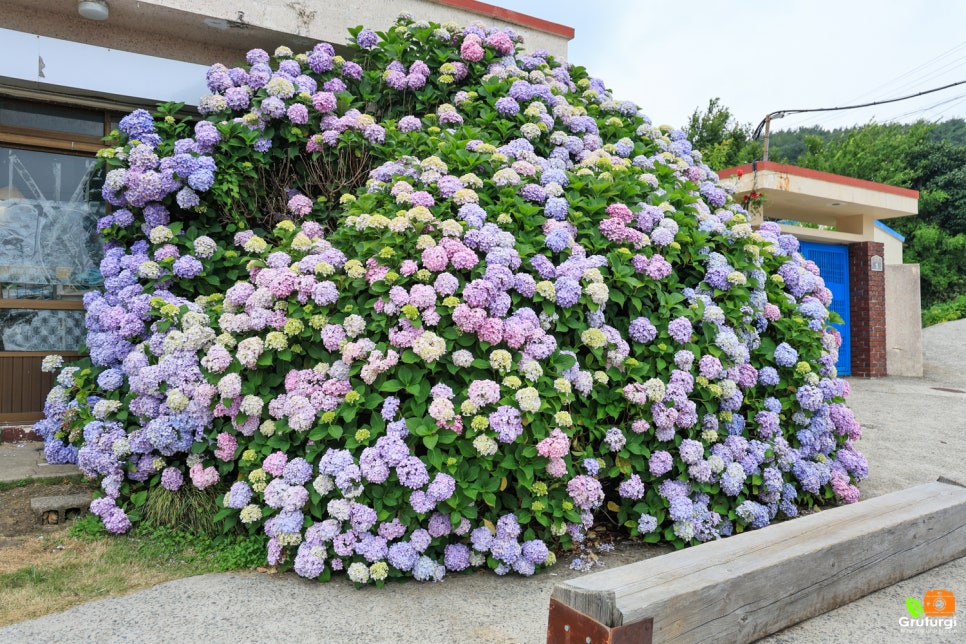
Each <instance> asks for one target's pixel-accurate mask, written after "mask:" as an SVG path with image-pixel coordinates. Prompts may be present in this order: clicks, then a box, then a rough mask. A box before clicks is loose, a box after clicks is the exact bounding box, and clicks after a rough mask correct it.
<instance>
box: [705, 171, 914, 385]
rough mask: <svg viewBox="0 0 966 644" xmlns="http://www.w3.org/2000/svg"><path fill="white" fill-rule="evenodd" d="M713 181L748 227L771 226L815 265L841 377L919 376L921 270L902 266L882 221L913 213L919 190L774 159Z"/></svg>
mask: <svg viewBox="0 0 966 644" xmlns="http://www.w3.org/2000/svg"><path fill="white" fill-rule="evenodd" d="M719 176H720V177H721V178H722V180H724V181H726V182H731V183H733V185H734V187H735V199H736V200H739V201H742V200H745V199H746V198H747V199H748V202H747V203H748V204H749V210H750V212H751V214H752V220H753V221H752V223H761V222H763V221H764V220H765V219H768V220H769V221H777V222H778V223H779V226H780V228H781V229H782V232H785V233H791V234H793V235H795V236H796V237H798V239H799V240H800V241H801V251H802V254H803V255H804V256H805V257H806V258H807V259H810V260H812V261H814V262H815V263H816V264H817V265H818V266H819V269H820V270H821V273H822V277H823V278H824V279H825V283H826V286H827V287H828V288H829V289H830V290H831V291H832V294H833V301H832V305H831V307H830V308H831V309H832V310H833V311H835V312H837V313H838V314H839V315H840V316H841V317H842V319H843V323H842V324H840V325H837V328H838V329H839V331H840V333H841V334H842V338H843V344H842V348H841V350H840V351H839V363H838V365H837V367H838V370H839V373H840V374H842V375H852V376H860V377H868V378H878V377H882V376H886V375H896V376H922V323H921V305H920V300H919V265H918V264H903V263H902V241H903V238H902V236H901V235H899V234H898V233H896V232H895V231H894V230H892V229H891V228H889V227H888V226H887V225H886V224H884V223H882V221H881V220H883V219H894V218H897V217H908V216H910V215H915V214H917V213H918V212H919V193H918V192H917V191H915V190H908V189H906V188H897V187H895V186H889V185H885V184H881V183H874V182H872V181H863V180H861V179H853V178H851V177H844V176H842V175H837V174H830V173H828V172H819V171H816V170H809V169H807V168H799V167H797V166H792V165H786V164H782V163H775V162H773V161H756V162H754V163H750V164H747V165H743V166H741V167H738V168H728V169H726V170H722V171H721V172H720V173H719ZM752 195H757V197H754V198H753V197H752Z"/></svg>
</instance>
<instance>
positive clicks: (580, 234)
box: [37, 17, 868, 584]
mask: <svg viewBox="0 0 966 644" xmlns="http://www.w3.org/2000/svg"><path fill="white" fill-rule="evenodd" d="M350 34H351V39H350V44H349V48H350V50H352V51H353V52H354V53H355V54H356V55H355V58H354V60H348V59H346V58H344V57H342V56H339V55H336V52H335V49H334V48H333V47H332V46H331V45H328V44H320V45H317V46H316V47H314V48H313V49H312V50H311V51H308V52H305V53H301V54H294V53H293V52H291V51H290V50H288V49H287V48H280V49H279V50H277V51H276V52H274V55H270V54H269V53H268V52H265V51H262V50H253V51H251V52H249V54H248V56H247V65H246V66H242V67H235V68H227V67H225V66H223V65H215V66H213V67H212V68H211V69H210V71H209V73H208V77H207V80H208V86H209V89H210V90H211V92H212V94H211V95H210V96H207V97H205V98H204V99H203V100H202V102H201V105H200V109H201V112H202V114H203V115H204V116H205V117H206V120H202V121H199V122H198V123H197V124H192V125H189V124H186V123H178V122H177V121H175V120H174V118H173V117H170V116H169V117H168V118H161V119H159V120H158V121H155V120H153V119H152V118H151V117H150V115H148V114H147V113H142V112H135V113H134V114H132V115H131V116H129V117H126V118H125V119H124V120H122V122H121V131H120V133H119V134H118V139H117V141H116V143H117V145H116V147H115V148H114V154H112V155H111V157H110V159H111V170H110V171H109V172H108V175H107V179H106V183H105V189H104V191H105V199H107V200H108V201H109V202H110V203H112V204H114V205H115V206H116V209H115V210H114V211H113V213H112V214H111V215H110V216H109V218H108V219H105V220H104V221H102V222H101V225H100V226H99V228H100V230H101V232H102V234H103V235H104V237H105V240H106V252H105V256H104V260H103V262H102V264H101V271H102V273H103V274H104V277H105V284H104V289H103V292H97V293H92V294H89V295H88V296H87V297H86V298H85V307H86V310H87V319H86V323H87V329H88V346H89V347H90V359H89V362H88V364H87V365H86V366H67V367H63V366H62V365H59V364H56V362H55V361H53V360H49V361H46V362H45V368H46V369H50V370H55V371H56V370H58V369H59V370H60V371H59V376H58V384H57V386H56V387H55V388H54V389H53V390H52V391H51V394H50V396H49V397H48V400H47V405H46V408H45V412H46V418H45V419H44V420H43V421H41V422H40V423H39V424H38V426H37V427H38V431H40V432H41V433H42V434H43V435H44V436H45V437H46V438H47V441H48V442H47V453H48V458H49V459H51V460H52V461H54V460H57V461H73V460H76V462H77V463H78V464H79V465H80V466H81V468H82V469H83V471H84V472H85V473H87V474H88V475H89V476H92V477H97V478H99V479H100V480H101V486H102V490H103V497H102V498H101V499H99V500H98V501H97V502H96V506H92V511H95V513H96V514H98V516H100V517H101V518H102V519H103V520H104V523H105V525H107V526H108V528H109V529H110V530H111V531H113V532H123V531H125V530H127V529H128V528H129V527H130V526H131V523H132V521H136V520H137V517H138V514H137V513H135V512H132V510H133V509H134V508H135V507H137V504H136V502H135V500H136V499H137V498H138V496H137V495H139V494H140V493H141V492H143V491H144V490H146V489H149V488H156V489H155V490H153V491H154V492H156V493H175V492H177V493H185V492H186V490H192V489H197V490H202V489H210V490H214V491H216V492H217V494H215V495H214V497H215V498H217V499H218V504H219V506H220V512H219V513H218V515H217V516H218V517H219V519H224V526H225V530H233V529H235V528H236V526H239V525H240V526H242V529H246V530H248V531H250V532H252V533H254V532H259V533H261V534H263V535H264V538H265V539H266V540H267V542H268V547H267V553H266V559H267V561H268V563H269V564H271V565H280V566H284V567H290V568H292V569H294V570H295V571H296V572H297V573H298V574H299V575H302V576H305V577H309V578H320V579H327V578H328V577H329V576H330V575H331V573H332V572H339V571H342V572H345V574H346V575H347V576H348V577H349V579H351V580H352V581H353V582H354V583H357V584H366V583H375V584H381V583H383V582H384V581H385V580H386V579H388V578H391V577H403V576H409V577H413V578H415V579H418V580H424V581H436V580H439V579H441V578H443V576H444V575H445V574H447V573H449V572H460V571H464V570H468V569H471V568H478V567H484V566H485V567H489V568H492V569H494V570H495V571H496V572H497V573H498V574H506V573H509V572H511V571H513V572H516V573H518V574H523V575H529V574H532V573H533V572H534V571H535V570H537V569H538V568H539V567H541V566H546V565H550V564H552V563H553V562H554V560H555V559H554V556H553V554H552V553H551V551H550V548H551V547H555V546H560V547H563V548H567V547H571V546H573V545H574V544H579V543H580V542H581V541H582V540H583V539H584V535H585V534H586V531H587V530H588V529H589V528H591V527H592V526H593V525H594V522H595V519H596V517H595V512H596V511H598V509H599V508H601V507H604V506H606V507H609V508H611V509H612V510H613V508H614V505H615V504H616V507H617V510H616V514H617V516H618V520H619V521H620V523H621V524H622V525H624V526H625V527H626V528H627V529H628V530H629V531H630V532H631V533H632V534H634V535H641V536H642V538H644V539H645V540H649V541H657V540H661V539H664V540H667V541H672V542H675V543H678V544H690V543H694V542H700V541H706V540H709V539H716V538H719V537H723V536H728V535H729V534H732V533H733V532H735V531H741V530H744V529H748V528H758V527H762V526H764V525H767V524H768V523H769V522H771V521H773V520H775V519H778V518H783V517H793V516H796V515H797V514H798V512H799V511H800V509H802V508H809V507H811V506H814V505H816V504H821V503H825V502H826V500H827V499H829V498H833V497H834V498H836V499H838V500H840V501H842V502H852V501H854V500H856V498H857V495H858V491H857V488H856V487H855V483H856V482H857V481H858V480H860V479H862V478H863V477H865V476H866V475H867V469H868V468H867V464H866V462H865V459H864V458H863V457H862V455H861V454H860V453H859V452H858V451H856V449H855V441H856V440H857V439H858V438H859V436H860V433H861V431H860V428H859V426H858V424H857V423H856V422H855V418H854V416H853V415H852V414H851V412H850V411H849V410H848V408H847V407H846V406H845V404H844V399H845V397H846V396H847V394H848V387H847V384H846V383H845V382H844V381H842V380H840V379H838V378H836V371H835V362H836V359H837V352H838V345H839V344H840V338H839V337H838V336H837V334H836V333H835V332H834V331H832V330H830V329H828V328H827V323H828V322H829V320H830V318H831V315H830V313H829V311H828V305H829V303H830V301H831V300H830V297H831V294H830V293H829V292H828V290H827V289H826V288H825V285H824V282H823V281H822V278H821V276H820V275H819V274H818V270H817V269H816V268H815V266H814V264H812V263H810V262H807V261H806V260H804V258H803V257H802V256H801V254H800V253H798V252H797V241H795V240H794V238H789V237H788V236H786V235H781V234H780V233H779V231H778V228H777V226H773V225H770V224H765V225H763V226H761V228H760V229H759V230H754V229H752V228H751V226H750V225H749V223H748V218H747V213H746V212H745V211H744V209H743V208H742V207H741V206H740V205H738V204H735V203H731V202H730V201H729V200H728V196H727V193H726V192H725V191H724V190H723V189H722V188H721V187H720V186H719V185H718V182H717V178H716V176H715V175H714V173H713V172H712V171H711V170H710V169H709V168H708V167H707V166H706V165H704V164H703V163H702V161H701V155H700V152H698V151H696V150H693V149H692V147H691V144H690V142H688V141H687V139H686V136H685V134H684V133H683V132H682V131H680V130H674V129H670V128H667V127H657V126H654V125H653V124H652V123H651V121H650V119H648V118H647V117H646V116H645V115H644V114H642V113H641V112H640V111H639V110H638V108H637V107H636V106H634V105H633V104H630V103H626V102H620V101H616V100H614V99H613V97H612V96H611V94H610V93H609V92H608V91H607V90H606V87H605V86H604V84H603V83H602V82H601V81H600V80H599V79H594V78H591V77H588V76H587V75H586V73H585V72H584V70H582V69H581V68H577V67H570V66H568V65H566V64H562V63H560V62H559V61H556V60H555V59H554V58H553V57H551V56H549V55H548V54H547V53H546V52H543V51H537V52H533V53H531V54H523V53H522V52H521V51H518V50H517V49H516V47H517V45H516V43H515V41H516V38H515V36H514V35H513V34H512V33H509V32H506V31H501V30H498V29H485V28H483V27H481V26H479V25H471V26H469V27H465V28H461V27H459V26H457V25H455V24H449V23H447V24H444V25H434V24H429V23H421V22H414V21H412V20H411V19H409V18H405V17H403V18H400V20H399V21H398V22H397V24H396V25H395V26H394V27H393V28H392V29H390V30H388V31H385V32H379V33H378V34H377V33H376V32H374V31H370V30H366V29H361V28H359V29H354V30H351V32H350ZM484 88H485V91H481V90H483V89H484ZM351 105H357V106H359V107H358V108H357V109H352V108H350V107H349V106H351ZM363 106H364V107H365V109H366V110H367V111H366V112H362V111H360V110H361V109H363ZM260 168H267V170H265V171H264V172H263V173H262V174H259V172H260V170H259V169H260ZM293 168H295V170H293ZM140 498H141V499H143V495H142V496H141V497H140Z"/></svg>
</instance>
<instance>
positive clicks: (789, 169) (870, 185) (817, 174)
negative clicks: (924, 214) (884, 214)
mask: <svg viewBox="0 0 966 644" xmlns="http://www.w3.org/2000/svg"><path fill="white" fill-rule="evenodd" d="M753 165H755V166H756V167H757V169H758V172H765V171H770V172H783V173H785V174H792V175H795V176H796V177H805V178H806V179H818V180H819V181H829V182H831V183H838V184H841V185H844V186H852V187H854V188H865V189H866V190H875V191H877V192H888V193H890V194H894V195H899V196H900V197H911V198H913V199H918V198H919V191H918V190H910V189H908V188H899V187H898V186H890V185H887V184H884V183H876V182H875V181H866V180H865V179H854V178H852V177H846V176H843V175H841V174H832V173H831V172H821V171H819V170H811V169H809V168H800V167H798V166H797V165H788V164H787V163H776V162H774V161H756V162H755V163H754V164H751V163H746V164H745V165H742V166H738V167H736V168H725V169H724V170H722V171H720V172H719V173H718V176H719V177H720V178H722V179H724V178H726V177H733V176H735V175H736V174H738V170H741V171H742V172H743V173H749V172H754V170H753V169H752V166H753Z"/></svg>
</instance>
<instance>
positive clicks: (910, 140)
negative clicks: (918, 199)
mask: <svg viewBox="0 0 966 644" xmlns="http://www.w3.org/2000/svg"><path fill="white" fill-rule="evenodd" d="M933 127H934V125H933V124H931V123H927V122H925V121H919V122H917V123H914V124H912V125H902V124H899V123H889V124H885V125H881V124H878V123H870V124H868V125H865V126H863V127H860V128H853V129H850V130H845V131H843V132H842V133H841V134H839V135H833V136H832V137H831V138H829V139H827V140H826V139H823V138H821V137H819V136H816V135H806V136H805V152H804V154H802V155H801V156H800V157H799V158H798V165H800V166H802V167H804V168H812V169H813V170H822V171H825V172H832V173H835V174H842V175H845V176H847V177H855V178H856V179H866V180H868V181H876V182H878V183H886V184H889V185H891V186H900V187H904V188H908V187H912V184H913V182H914V181H915V179H916V177H917V173H916V169H915V167H913V164H912V158H913V155H914V154H915V153H917V151H919V150H920V148H922V147H923V146H925V145H926V144H927V143H928V140H929V136H930V134H931V132H932V130H933Z"/></svg>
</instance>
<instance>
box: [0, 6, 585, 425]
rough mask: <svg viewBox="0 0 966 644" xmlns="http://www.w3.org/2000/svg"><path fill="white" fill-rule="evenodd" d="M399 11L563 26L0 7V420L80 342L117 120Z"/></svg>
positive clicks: (281, 12) (561, 42)
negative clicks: (51, 363) (98, 157)
mask: <svg viewBox="0 0 966 644" xmlns="http://www.w3.org/2000/svg"><path fill="white" fill-rule="evenodd" d="M400 12H409V13H410V14H412V15H413V16H415V17H416V18H417V19H421V20H431V21H436V22H445V21H450V20H453V21H456V22H458V23H460V24H470V23H472V22H473V21H477V20H479V21H482V22H484V23H485V24H487V25H496V26H503V27H511V28H512V29H513V30H514V31H516V32H517V33H519V34H521V35H523V37H524V39H525V42H526V46H527V47H528V48H530V49H546V50H548V51H549V52H550V53H551V54H553V55H555V56H557V57H559V58H566V57H567V44H568V42H569V41H570V40H571V39H572V38H573V36H574V30H573V29H572V28H570V27H566V26H564V25H559V24H556V23H552V22H549V21H546V20H541V19H539V18H535V17H533V16H529V15H525V14H522V13H518V12H515V11H510V10H507V9H503V8H500V7H496V6H493V5H489V4H486V3H483V2H476V1H475V0H401V1H396V2H391V3H390V2H384V1H381V0H352V1H349V0H332V1H328V2H322V1H321V0H296V1H295V2H287V3H273V2H262V1H258V0H234V1H233V2H227V1H226V0H162V1H152V0H106V1H105V0H6V1H5V2H4V8H3V11H2V12H0V43H2V46H0V48H2V52H3V55H2V56H0V424H4V423H7V424H13V423H29V422H31V421H34V420H38V419H40V418H41V410H42V407H43V401H44V398H45V396H46V393H47V391H49V390H50V387H51V386H52V384H53V381H52V378H51V376H50V374H43V373H41V371H40V363H41V360H42V358H43V356H45V355H47V354H50V353H60V354H62V355H64V356H66V357H67V358H68V359H69V358H70V357H76V356H78V355H80V354H79V353H78V351H79V350H80V348H81V344H82V343H83V340H84V335H85V330H84V311H83V304H82V302H81V298H82V297H83V294H84V293H85V292H86V291H87V290H89V289H91V288H94V287H96V286H97V285H99V284H100V283H101V282H102V277H101V275H100V272H99V270H98V266H99V262H100V258H101V248H100V243H99V238H98V234H97V230H96V222H97V220H98V218H99V217H100V216H102V215H103V214H104V213H105V204H104V203H103V202H102V201H101V199H100V189H99V188H100V182H101V181H102V173H101V172H100V171H99V170H98V169H97V167H96V164H95V163H94V155H95V153H96V152H97V150H98V149H99V148H100V147H102V145H101V138H102V137H103V136H105V135H106V134H107V133H108V132H110V130H111V129H113V128H114V127H116V124H117V122H118V120H119V119H120V118H121V117H122V116H123V115H124V114H126V113H128V112H130V111H131V110H133V109H135V108H139V107H144V108H149V109H150V108H152V107H153V106H154V105H156V103H158V102H159V101H180V102H184V103H185V104H187V105H188V106H191V105H195V104H196V102H197V101H198V99H199V98H200V97H201V96H202V95H204V94H207V93H208V90H207V88H206V86H205V71H206V70H207V68H208V66H209V65H211V64H212V63H216V62H221V63H225V64H227V65H233V64H235V63H237V62H238V61H243V60H244V58H245V53H246V52H247V51H248V50H249V49H252V48H255V47H260V48H263V49H266V50H268V51H273V50H274V49H275V48H276V47H277V46H279V45H287V46H289V47H291V48H292V49H293V50H295V51H306V50H309V49H311V48H312V46H313V45H314V44H316V43H317V42H319V41H327V42H331V43H332V44H333V45H334V46H336V48H337V49H338V48H339V47H340V46H341V45H342V43H344V42H345V40H346V37H347V31H346V30H347V29H348V28H349V27H353V26H356V25H359V24H363V23H364V24H366V25H367V26H372V27H374V28H380V27H388V26H389V25H391V24H392V23H393V22H394V21H395V19H396V17H397V16H398V14H399V13H400Z"/></svg>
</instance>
